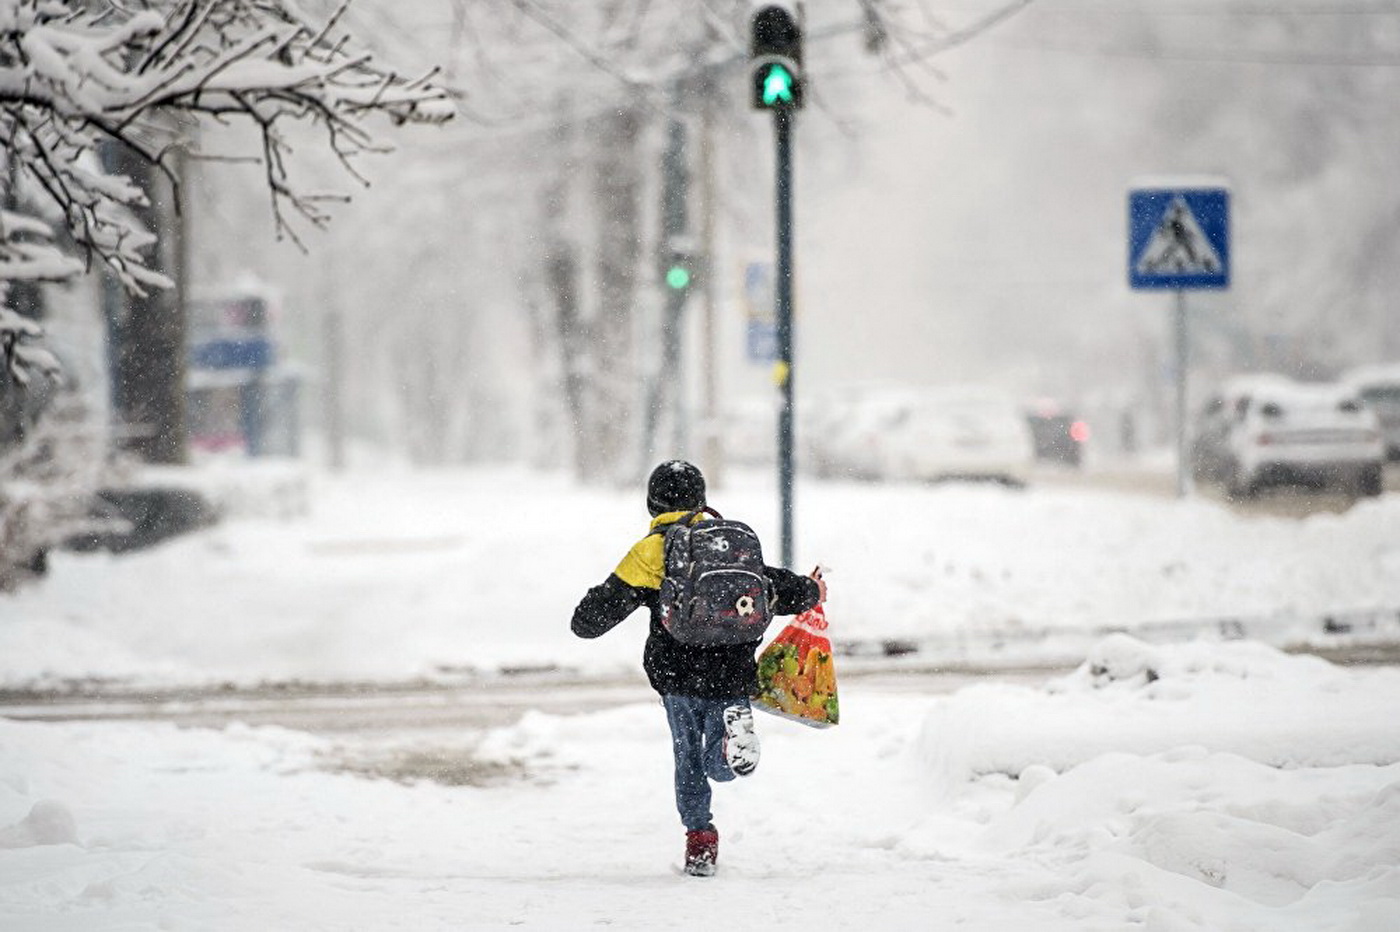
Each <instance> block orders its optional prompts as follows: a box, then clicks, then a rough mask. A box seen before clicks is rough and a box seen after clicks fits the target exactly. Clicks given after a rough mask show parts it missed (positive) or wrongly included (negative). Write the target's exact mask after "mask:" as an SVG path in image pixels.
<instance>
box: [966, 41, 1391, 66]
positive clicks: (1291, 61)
mask: <svg viewBox="0 0 1400 932" xmlns="http://www.w3.org/2000/svg"><path fill="white" fill-rule="evenodd" d="M987 47H988V48H996V49H1002V50H1005V51H1011V52H1032V53H1048V54H1058V55H1082V56H1085V57H1092V58H1138V59H1144V60H1151V61H1189V62H1211V63H1217V64H1229V65H1283V66H1300V67H1317V68H1396V67H1400V53H1377V54H1375V55H1366V56H1354V55H1341V54H1334V53H1327V52H1320V53H1310V52H1297V51H1281V52H1279V51H1264V50H1255V49H1200V48H1192V49H1180V48H1178V49H1148V48H1113V47H1109V46H1075V45H1052V44H1049V43H1023V42H998V41H995V40H993V41H990V42H988V43H987Z"/></svg>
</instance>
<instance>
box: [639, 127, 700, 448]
mask: <svg viewBox="0 0 1400 932" xmlns="http://www.w3.org/2000/svg"><path fill="white" fill-rule="evenodd" d="M689 189H690V172H689V169H688V168H687V166H686V136H685V125H684V124H683V123H681V121H680V119H679V117H677V116H675V115H672V116H671V118H670V119H669V120H668V122H667V124H666V149H665V152H664V153H663V154H662V158H661V257H660V258H661V272H662V275H661V277H662V281H663V283H664V284H665V290H666V307H665V311H664V317H663V319H662V325H661V327H662V330H661V337H662V352H661V368H660V370H659V371H658V372H657V373H656V375H655V377H654V378H653V379H652V383H651V390H650V391H649V392H648V393H647V394H648V399H647V407H646V417H645V420H644V422H643V435H642V457H643V461H642V472H643V474H645V472H646V469H647V468H648V460H649V459H650V458H651V457H652V456H653V454H654V452H655V444H656V433H657V424H658V422H659V420H660V417H661V410H662V408H663V407H665V406H666V403H667V388H668V386H669V387H670V388H671V391H672V392H673V393H672V394H671V395H670V402H671V407H672V425H673V434H672V444H673V448H672V450H671V451H670V452H671V455H674V456H682V455H684V453H685V440H686V438H685V428H684V420H685V414H684V411H683V410H682V409H683V407H684V403H685V399H684V395H683V393H682V391H681V386H682V383H683V380H684V379H683V376H684V373H683V372H682V371H681V328H682V312H683V311H684V310H685V303H686V299H687V298H688V297H689V296H690V290H691V288H692V286H693V285H694V284H695V279H696V276H697V274H698V273H699V268H698V261H697V257H696V255H695V252H694V250H692V249H691V248H690V246H689V244H688V243H687V241H686V231H687V228H688V226H689V218H688V213H687V210H686V201H687V198H688V197H689Z"/></svg>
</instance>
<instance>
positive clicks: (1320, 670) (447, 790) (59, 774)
mask: <svg viewBox="0 0 1400 932" xmlns="http://www.w3.org/2000/svg"><path fill="white" fill-rule="evenodd" d="M842 697H843V709H842V711H843V722H842V724H841V725H840V726H839V727H838V728H834V729H830V730H826V731H820V732H818V731H813V730H811V729H808V728H804V727H803V726H801V725H798V724H795V723H792V722H788V721H785V720H781V719H776V718H772V717H768V716H761V717H760V718H759V722H758V724H759V727H760V732H761V734H762V737H763V741H764V755H763V763H762V765H761V766H760V768H759V771H758V773H757V774H756V775H755V776H754V777H752V778H749V779H746V780H741V781H736V782H735V783H731V784H726V785H724V786H722V787H720V788H719V789H718V790H717V792H716V797H715V820H716V823H717V824H718V825H719V827H720V834H721V855H720V866H721V870H720V874H719V876H718V877H716V878H715V879H714V880H712V881H705V882H698V881H695V880H693V879H691V878H686V877H681V876H677V875H676V874H675V873H674V872H673V870H672V867H671V865H672V864H674V863H675V862H676V861H677V860H678V858H679V855H680V849H681V841H682V837H681V830H680V827H679V825H678V823H677V821H676V817H675V813H674V810H673V809H672V802H671V793H670V790H671V772H670V771H671V761H670V755H669V752H668V741H667V732H666V726H665V720H664V714H663V712H662V710H661V709H660V708H659V706H658V705H657V704H656V703H641V704H636V705H629V706H623V707H619V708H615V709H611V710H608V711H603V712H595V713H587V714H581V715H546V714H542V713H530V714H527V715H526V716H525V717H524V718H522V719H521V720H520V721H519V722H518V723H516V724H514V725H511V726H508V727H504V728H499V729H495V730H492V731H490V732H488V733H486V734H484V735H481V736H479V742H478V743H477V744H476V747H475V750H474V752H473V751H467V750H461V751H459V753H460V754H461V755H469V754H474V755H475V756H476V757H477V758H480V759H482V760H490V761H495V762H497V763H501V764H510V765H511V766H512V767H518V768H522V769H523V777H521V778H519V779H512V780H503V781H497V782H493V783H491V784H489V785H477V786H473V785H455V784H454V785H444V783H439V782H430V781H427V780H416V781H404V782H394V781H390V780H385V779H369V778H366V777H364V776H359V775H356V773H355V772H353V771H350V772H347V771H346V770H344V769H343V768H341V767H338V766H337V761H339V760H341V759H343V758H344V757H345V756H347V752H348V751H351V750H357V751H358V752H363V751H365V750H366V748H368V747H369V743H368V742H367V741H366V743H365V744H364V745H363V746H359V745H355V742H356V741H357V739H356V738H355V736H353V735H349V734H340V733H337V734H336V735H335V736H333V737H314V736H311V735H305V734H299V733H295V732H289V731H285V730H282V729H277V728H247V727H244V726H232V727H229V728H227V729H225V730H222V731H210V730H201V729H180V728H175V727H173V726H169V725H151V724H140V723H107V724H92V723H56V724H43V725H40V724H32V723H21V722H10V721H4V720H0V839H3V841H0V927H4V928H24V929H36V930H44V932H49V930H59V929H80V928H96V927H124V928H152V927H158V926H159V927H170V928H200V929H211V930H222V929H243V928H278V929H287V930H299V929H322V928H365V929H378V928H414V929H424V930H436V929H457V928H463V927H469V928H499V927H508V926H517V927H520V926H523V927H527V928H540V929H573V928H579V927H581V926H587V925H608V926H610V927H614V928H626V929H639V930H640V929H646V930H652V929H683V928H690V927H693V924H694V921H695V917H696V916H698V915H706V916H715V917H716V918H717V919H722V920H723V923H724V924H726V925H730V926H733V927H735V928H746V927H752V926H756V925H762V926H763V927H765V928H769V927H771V928H793V929H796V928H810V927H811V926H812V923H813V922H814V921H816V918H815V917H814V910H819V911H820V912H819V917H820V922H821V924H824V925H827V926H829V927H832V928H882V929H886V928H887V929H908V930H915V929H918V930H925V929H929V928H944V927H953V926H957V925H962V926H964V927H967V928H977V929H1035V930H1037V932H1042V930H1043V932H1061V930H1063V932H1071V930H1073V932H1081V930H1083V929H1126V928H1143V929H1147V930H1156V932H1184V930H1194V932H1215V930H1220V929H1238V930H1274V929H1307V930H1309V932H1328V930H1337V932H1341V930H1347V932H1390V930H1393V929H1395V928H1398V927H1400V736H1397V735H1396V729H1395V727H1394V714H1393V710H1394V709H1395V708H1396V706H1397V704H1400V679H1397V677H1396V676H1395V675H1394V674H1393V673H1391V672H1389V671H1352V670H1345V669H1340V668H1336V667H1332V666H1329V665H1327V664H1325V663H1322V662H1320V661H1315V660H1309V659H1303V658H1296V657H1289V656H1286V655H1283V654H1279V653H1277V652H1274V651H1271V650H1269V649H1266V648H1260V647H1258V646H1250V645H1207V644H1192V645H1182V646H1173V647H1148V646H1146V645H1142V644H1138V643H1134V642H1132V641H1131V640H1129V639H1125V638H1113V639H1111V640H1108V641H1105V642H1104V643H1102V644H1100V645H1098V647H1097V648H1096V649H1095V650H1094V651H1093V653H1092V656H1091V657H1090V658H1088V659H1087V660H1086V662H1085V664H1084V665H1083V666H1082V667H1081V668H1080V669H1079V670H1077V671H1076V672H1075V673H1074V674H1072V675H1070V676H1067V677H1064V678H1061V679H1060V680H1058V681H1056V682H1053V683H1050V684H1048V685H1047V686H1045V687H1043V688H1029V687H1024V688H1016V687H1011V686H1005V685H1003V686H997V687H974V688H970V689H965V690H963V691H961V692H959V693H956V694H954V695H952V696H948V697H935V696H921V695H918V694H917V693H915V692H910V691H907V690H901V691H899V692H881V691H879V690H872V689H870V688H869V687H867V686H866V683H865V681H863V680H861V679H859V678H855V679H852V680H850V681H849V682H848V683H846V684H843V686H842ZM1316 702H1322V703H1325V704H1326V705H1327V708H1328V710H1329V712H1328V713H1327V714H1330V715H1334V716H1336V718H1335V721H1334V724H1336V725H1337V726H1338V727H1339V728H1342V729H1345V731H1346V734H1347V735H1349V736H1350V737H1349V738H1347V739H1338V738H1328V737H1327V736H1325V735H1324V734H1323V733H1321V732H1319V731H1318V730H1316V728H1315V725H1316V721H1317V719H1318V717H1319V716H1318V713H1317V712H1316V710H1315V709H1314V708H1313V705H1314V704H1315V703H1316ZM989 706H990V711H988V707H989ZM1222 713H1225V714H1224V715H1222ZM1251 720H1252V721H1254V722H1257V723H1258V724H1259V726H1260V728H1259V733H1258V734H1257V735H1256V734H1254V733H1253V732H1252V730H1251V729H1248V728H1246V727H1244V725H1243V724H1242V723H1245V722H1248V721H1251ZM401 740H408V739H401ZM453 740H460V736H454V739H453ZM1349 742H1350V743H1349ZM951 744H960V745H961V750H960V751H959V752H958V753H957V754H956V755H950V754H949V753H948V752H949V745H951ZM352 746H353V747H352ZM1348 747H1353V748H1355V751H1356V753H1355V754H1352V755H1348V754H1347V748H1348ZM351 756H353V755H351ZM952 757H956V758H957V760H958V764H957V766H956V767H953V766H950V763H949V761H950V760H951V759H952ZM731 904H732V905H731Z"/></svg>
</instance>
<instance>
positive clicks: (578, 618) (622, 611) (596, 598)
mask: <svg viewBox="0 0 1400 932" xmlns="http://www.w3.org/2000/svg"><path fill="white" fill-rule="evenodd" d="M643 604H644V599H643V596H642V591H641V590H640V589H638V588H637V587H636V586H629V585H627V583H625V582H623V581H622V580H621V579H620V578H619V577H618V575H617V574H616V573H611V574H609V575H608V578H607V579H605V580H603V582H602V583H601V584H599V585H597V586H594V587H593V588H592V589H589V590H588V594H587V595H585V596H584V597H583V601H581V602H579V603H578V607H577V608H575V609H574V620H573V622H572V624H571V625H570V627H571V628H572V629H573V632H574V634H577V635H578V636H579V637H581V638H596V637H599V636H600V635H604V634H607V633H608V632H609V631H611V630H612V629H613V628H615V627H616V626H617V624H618V623H619V622H621V621H622V619H624V618H626V617H627V616H628V615H630V614H632V612H633V611H635V610H636V609H637V608H638V607H640V606H641V605H643Z"/></svg>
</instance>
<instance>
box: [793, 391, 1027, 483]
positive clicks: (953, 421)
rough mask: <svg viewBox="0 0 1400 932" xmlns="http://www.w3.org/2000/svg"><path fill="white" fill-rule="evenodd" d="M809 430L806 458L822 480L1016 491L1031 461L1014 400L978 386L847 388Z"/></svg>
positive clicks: (1023, 424) (824, 407) (830, 400)
mask: <svg viewBox="0 0 1400 932" xmlns="http://www.w3.org/2000/svg"><path fill="white" fill-rule="evenodd" d="M812 424H813V426H814V427H815V425H816V424H820V427H816V429H815V430H814V432H813V433H811V434H809V435H808V447H807V449H808V455H809V456H810V463H811V465H812V468H813V469H814V470H815V471H816V472H817V473H818V474H819V475H825V476H848V477H852V478H864V479H881V480H904V481H908V480H914V481H930V482H931V481H940V480H945V479H985V480H992V481H997V482H1004V483H1006V484H1009V485H1020V484H1023V483H1024V482H1025V481H1026V479H1027V477H1028V476H1029V474H1030V469H1031V464H1032V462H1033V461H1034V458H1035V454H1034V444H1033V442H1032V438H1031V432H1030V427H1029V425H1028V424H1027V423H1026V421H1025V418H1024V417H1023V416H1022V414H1021V409H1020V406H1019V405H1018V404H1017V403H1016V401H1015V399H1013V398H1012V397H1011V396H1010V395H1005V394H1002V393H1000V392H997V391H995V390H992V389H987V388H981V387H960V388H912V387H902V388H885V389H869V388H860V389H852V390H850V391H848V392H845V393H837V394H835V395H833V396H828V398H827V399H826V400H825V401H824V402H823V404H822V408H821V415H820V416H814V417H813V421H812Z"/></svg>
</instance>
